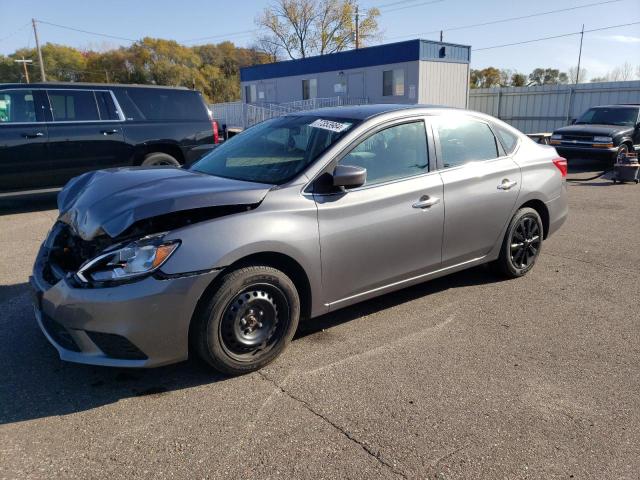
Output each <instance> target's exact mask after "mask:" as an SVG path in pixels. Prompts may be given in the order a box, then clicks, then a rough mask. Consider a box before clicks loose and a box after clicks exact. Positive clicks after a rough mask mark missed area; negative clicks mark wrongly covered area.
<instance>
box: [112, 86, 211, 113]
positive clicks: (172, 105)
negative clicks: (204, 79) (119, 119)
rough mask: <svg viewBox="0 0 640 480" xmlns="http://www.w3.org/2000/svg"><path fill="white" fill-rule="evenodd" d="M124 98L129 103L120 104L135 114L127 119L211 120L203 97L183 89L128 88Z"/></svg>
mask: <svg viewBox="0 0 640 480" xmlns="http://www.w3.org/2000/svg"><path fill="white" fill-rule="evenodd" d="M124 96H126V97H127V98H128V101H127V102H124V104H123V103H120V105H121V106H122V107H123V108H125V109H126V108H127V106H128V107H129V108H131V109H132V110H134V112H133V114H130V113H129V112H127V113H126V115H127V117H130V116H133V117H134V118H135V117H139V118H140V119H142V120H151V121H168V120H176V121H207V120H208V119H209V116H208V113H207V110H206V107H205V105H204V102H203V101H202V97H201V96H200V94H199V93H198V92H194V91H191V90H181V89H161V88H142V87H135V88H127V89H126V90H125V91H124Z"/></svg>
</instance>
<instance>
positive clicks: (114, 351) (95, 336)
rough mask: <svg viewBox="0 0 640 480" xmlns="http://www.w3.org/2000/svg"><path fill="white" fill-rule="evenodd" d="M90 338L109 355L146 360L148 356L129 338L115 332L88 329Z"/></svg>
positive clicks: (125, 358) (124, 358)
mask: <svg viewBox="0 0 640 480" xmlns="http://www.w3.org/2000/svg"><path fill="white" fill-rule="evenodd" d="M87 335H89V338H91V340H92V341H93V343H95V344H96V345H97V346H98V348H99V349H100V350H102V352H103V353H104V354H105V355H107V356H108V357H112V358H119V359H122V360H146V359H147V358H148V357H147V356H146V355H145V354H144V353H142V351H141V350H140V349H139V348H138V347H136V346H135V345H134V344H133V343H131V342H130V341H129V340H127V339H126V338H124V337H123V336H121V335H116V334H114V333H103V332H91V331H87Z"/></svg>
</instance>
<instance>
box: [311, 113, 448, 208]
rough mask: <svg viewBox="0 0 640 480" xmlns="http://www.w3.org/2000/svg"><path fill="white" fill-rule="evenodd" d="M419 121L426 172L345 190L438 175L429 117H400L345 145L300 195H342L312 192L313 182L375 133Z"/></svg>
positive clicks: (353, 190) (422, 115)
mask: <svg viewBox="0 0 640 480" xmlns="http://www.w3.org/2000/svg"><path fill="white" fill-rule="evenodd" d="M420 121H421V122H422V123H423V125H424V128H425V135H426V137H427V155H428V156H429V158H428V170H427V171H426V172H424V173H418V174H416V175H411V176H409V177H402V178H396V179H393V180H388V181H386V182H381V183H374V184H372V185H367V184H366V183H365V184H364V185H362V186H361V187H356V188H350V189H348V190H347V192H357V191H360V190H365V189H370V188H377V187H383V186H386V185H390V184H393V183H398V182H404V181H407V180H411V179H414V178H418V177H424V176H427V175H434V174H438V171H437V168H436V163H435V162H436V155H435V143H434V138H433V136H432V135H430V134H429V133H430V129H431V124H430V121H429V116H427V115H424V114H419V115H411V116H406V117H401V118H394V119H391V120H387V121H385V122H383V123H379V124H377V125H372V126H371V127H370V128H369V129H367V130H366V131H364V132H363V133H362V134H361V135H359V136H358V137H357V138H354V139H353V140H352V141H351V142H349V143H348V144H347V145H345V146H344V147H343V148H342V149H341V150H340V151H339V152H337V153H336V154H335V155H334V156H333V157H331V159H329V160H328V161H327V162H326V163H325V165H324V166H323V167H322V169H320V170H319V171H318V173H317V174H316V175H315V176H314V177H313V178H312V179H311V180H309V181H308V182H307V183H306V184H305V185H304V186H303V187H302V189H301V193H302V195H304V196H314V195H321V196H331V195H343V194H344V192H314V191H313V185H314V184H315V182H316V181H317V180H318V179H319V178H320V177H321V176H322V175H324V174H326V173H330V172H332V171H333V169H334V168H335V166H336V165H337V164H338V162H340V160H342V159H343V158H344V157H346V156H347V155H348V154H349V153H350V152H351V150H353V149H354V148H355V147H357V146H358V145H360V143H362V142H364V141H366V140H367V139H368V138H370V137H371V136H373V135H375V134H376V133H378V132H380V131H382V130H386V129H387V128H391V127H395V126H398V125H403V124H406V123H415V122H420Z"/></svg>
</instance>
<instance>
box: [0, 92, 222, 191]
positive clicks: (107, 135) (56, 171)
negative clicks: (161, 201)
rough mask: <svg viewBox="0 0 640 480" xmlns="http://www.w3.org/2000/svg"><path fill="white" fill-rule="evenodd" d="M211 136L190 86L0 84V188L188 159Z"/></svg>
mask: <svg viewBox="0 0 640 480" xmlns="http://www.w3.org/2000/svg"><path fill="white" fill-rule="evenodd" d="M217 141H218V129H217V124H216V123H215V122H213V121H212V120H211V117H210V113H209V110H208V109H207V107H206V105H205V103H204V101H203V99H202V96H201V95H200V93H199V92H196V91H194V90H187V89H184V88H171V87H156V86H138V85H106V84H96V85H89V84H80V83H32V84H0V192H7V191H19V190H30V189H41V188H49V187H56V186H61V185H63V184H65V183H66V182H67V181H68V180H69V179H71V178H73V177H75V176H77V175H80V174H82V173H85V172H88V171H91V170H97V169H101V168H109V167H119V166H134V165H176V166H177V165H180V164H184V163H187V164H189V163H192V162H193V161H195V160H197V159H199V158H200V157H201V156H202V155H203V154H204V153H206V152H207V151H208V150H209V149H211V147H212V145H213V144H215V143H217Z"/></svg>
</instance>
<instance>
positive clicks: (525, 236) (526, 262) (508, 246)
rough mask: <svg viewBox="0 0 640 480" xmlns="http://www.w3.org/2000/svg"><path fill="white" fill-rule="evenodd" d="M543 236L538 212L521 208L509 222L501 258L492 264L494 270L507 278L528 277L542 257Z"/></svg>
mask: <svg viewBox="0 0 640 480" xmlns="http://www.w3.org/2000/svg"><path fill="white" fill-rule="evenodd" d="M543 236H544V230H543V225H542V219H541V218H540V215H539V214H538V212H537V211H535V210H534V209H533V208H521V209H520V210H518V211H517V212H516V214H515V215H514V216H513V218H512V219H511V222H509V227H508V228H507V232H506V233H505V236H504V240H503V242H502V248H501V249H500V256H499V257H498V259H497V260H495V261H494V262H492V263H491V267H492V270H493V271H494V272H496V273H497V274H499V275H501V276H503V277H506V278H518V277H522V276H523V275H526V274H527V273H528V272H529V271H530V270H531V269H532V268H533V266H534V265H535V263H536V260H537V259H538V256H539V255H540V251H541V250H542V239H543Z"/></svg>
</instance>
